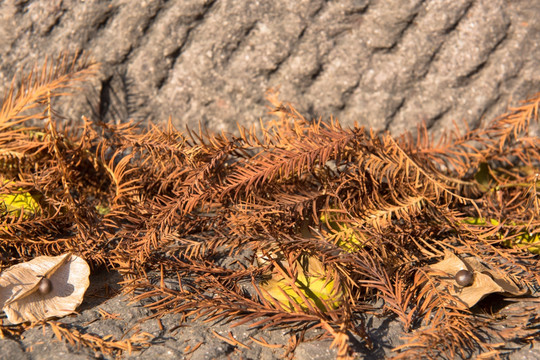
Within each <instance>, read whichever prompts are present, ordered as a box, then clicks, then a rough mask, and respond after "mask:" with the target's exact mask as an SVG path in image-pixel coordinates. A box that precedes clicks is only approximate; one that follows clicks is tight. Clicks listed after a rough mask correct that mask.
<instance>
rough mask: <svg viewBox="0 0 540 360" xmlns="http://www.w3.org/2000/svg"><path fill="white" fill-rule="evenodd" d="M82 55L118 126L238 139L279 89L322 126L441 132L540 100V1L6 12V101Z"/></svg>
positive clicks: (95, 0) (76, 112)
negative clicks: (38, 75)
mask: <svg viewBox="0 0 540 360" xmlns="http://www.w3.org/2000/svg"><path fill="white" fill-rule="evenodd" d="M78 49H83V50H86V51H89V52H90V54H92V55H93V56H94V57H95V58H96V59H97V60H98V61H100V62H102V63H103V67H102V70H101V73H100V75H99V76H98V79H96V80H95V81H93V83H92V86H93V87H92V88H91V89H92V90H89V91H88V92H87V93H86V94H84V95H85V96H87V97H90V98H91V99H92V101H91V103H92V104H93V111H94V115H95V116H97V117H102V118H107V119H109V120H110V119H111V118H114V120H115V121H122V120H125V119H126V118H134V119H136V120H153V121H156V122H163V121H165V120H166V119H167V118H168V117H169V116H172V117H173V119H174V121H175V123H176V124H177V125H184V124H189V125H190V126H197V124H198V122H199V121H200V122H201V123H202V124H203V125H205V126H207V127H209V128H210V129H213V130H216V131H220V130H222V129H227V130H231V131H234V130H235V123H236V122H239V123H241V124H243V125H250V124H252V123H256V122H257V120H258V118H259V117H261V116H262V117H265V116H267V115H266V111H267V110H266V105H267V102H266V100H265V98H264V96H265V92H266V91H267V90H268V89H269V88H279V89H280V91H281V98H282V99H283V100H286V101H290V102H292V103H293V104H296V105H297V107H298V109H299V110H300V111H301V112H302V113H304V114H307V115H308V116H311V117H319V116H322V117H323V118H325V119H327V118H329V117H330V116H331V115H333V116H336V117H338V118H339V119H340V120H341V121H342V122H343V123H344V124H352V123H353V122H354V121H358V122H359V123H361V124H365V125H367V126H371V127H374V128H375V129H378V130H381V129H389V130H391V131H392V132H394V133H400V132H401V131H402V130H404V129H407V128H409V127H411V126H413V125H414V124H416V123H417V122H419V121H426V122H427V124H428V126H430V127H434V128H436V129H438V130H440V129H441V128H443V127H445V126H448V124H449V123H450V122H451V121H452V120H458V121H459V120H462V119H464V120H466V121H467V122H468V123H470V124H477V123H478V121H479V120H480V119H482V118H487V119H490V118H492V117H494V116H496V115H498V114H500V113H501V112H503V111H504V110H505V109H506V107H507V106H508V105H509V104H512V103H513V100H516V99H523V98H525V97H527V96H531V95H532V94H534V93H535V92H538V91H539V90H540V73H539V71H538V69H540V66H539V65H540V1H539V0H512V1H505V0H432V1H421V0H384V1H383V0H379V1H376V0H372V1H369V0H356V1H354V0H336V1H322V0H297V1H289V0H276V1H269V0H266V1H234V0H214V1H207V0H191V1H182V0H169V1H159V0H153V1H143V0H141V1H130V0H112V1H102V0H87V1H79V0H41V1H38V0H28V1H21V0H5V1H2V2H0V53H1V54H2V56H1V58H0V92H4V91H5V89H6V87H7V86H8V84H9V83H10V80H11V78H12V76H13V75H14V73H15V71H16V70H17V69H19V68H20V66H24V67H26V68H29V67H30V66H31V65H32V64H35V63H36V62H38V63H39V62H41V61H42V60H43V58H44V57H45V56H47V55H48V56H51V55H52V56H54V55H56V54H58V53H59V52H61V51H69V52H75V51H76V50H78ZM83 99H84V97H83ZM64 105H65V106H63V107H62V112H63V113H64V114H66V115H67V116H72V117H79V116H80V115H82V114H86V115H89V114H90V113H91V111H90V108H89V105H88V102H87V101H81V99H80V98H75V99H74V100H73V101H69V102H68V104H64Z"/></svg>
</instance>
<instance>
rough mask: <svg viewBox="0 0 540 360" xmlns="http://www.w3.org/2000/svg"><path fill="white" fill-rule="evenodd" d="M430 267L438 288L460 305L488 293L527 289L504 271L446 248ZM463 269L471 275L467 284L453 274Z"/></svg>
mask: <svg viewBox="0 0 540 360" xmlns="http://www.w3.org/2000/svg"><path fill="white" fill-rule="evenodd" d="M430 269H431V270H434V271H433V272H432V276H433V277H436V278H437V279H438V280H439V281H440V286H439V289H447V291H448V292H449V293H450V295H452V296H454V297H456V298H457V299H459V300H460V301H461V305H462V306H463V307H464V308H470V307H473V306H474V305H476V303H478V302H479V301H480V300H482V299H483V298H484V297H486V296H487V295H489V294H492V293H502V294H504V295H507V296H521V295H524V294H526V293H527V291H528V290H527V289H526V287H524V286H520V285H519V284H518V283H517V282H516V281H514V280H513V279H511V278H510V277H509V276H508V275H507V274H504V273H502V272H501V271H496V270H494V269H491V268H488V267H487V266H485V265H483V264H482V263H481V262H480V261H479V260H478V259H477V258H476V257H472V256H471V257H466V258H462V259H461V258H459V257H458V256H456V255H455V254H454V253H452V252H450V251H448V250H447V251H445V256H444V259H443V260H442V261H440V262H438V263H436V264H433V265H431V266H430ZM463 270H465V271H467V272H469V273H470V274H471V275H472V282H471V283H470V285H468V286H463V285H460V281H459V279H457V277H456V274H458V272H460V271H463ZM445 275H446V276H445Z"/></svg>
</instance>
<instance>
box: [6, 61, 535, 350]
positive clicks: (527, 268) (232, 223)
mask: <svg viewBox="0 0 540 360" xmlns="http://www.w3.org/2000/svg"><path fill="white" fill-rule="evenodd" d="M95 70H96V67H95V65H94V64H92V63H91V62H89V61H88V60H87V59H75V58H74V60H73V61H69V60H68V58H67V57H61V58H59V59H58V60H57V61H56V62H54V63H52V64H50V65H47V64H46V65H44V66H43V68H42V70H41V71H39V70H37V69H36V70H34V71H33V72H32V73H31V74H30V75H29V76H28V77H26V78H24V79H23V80H22V81H20V82H19V84H18V85H15V82H14V83H13V84H12V87H11V90H10V91H9V93H8V94H7V95H6V97H5V98H4V102H3V105H2V109H1V111H0V165H1V177H2V178H1V179H0V182H1V183H2V184H3V185H2V186H1V188H0V196H2V194H3V195H4V198H6V196H9V195H13V194H14V193H22V194H36V197H35V198H36V199H39V205H40V209H39V211H33V212H28V211H27V212H25V211H19V212H18V215H14V212H13V211H6V210H4V211H3V213H2V219H1V221H2V223H1V224H0V250H1V251H2V254H3V257H2V259H1V263H0V265H1V267H2V268H5V267H7V266H9V265H12V264H15V263H18V262H21V261H26V260H29V259H31V258H33V257H35V256H38V255H57V254H61V253H65V252H73V253H75V254H77V255H79V256H81V257H83V258H85V259H86V260H87V261H89V262H90V263H91V264H92V265H93V266H94V267H95V266H98V265H105V266H106V267H108V268H110V269H116V270H119V271H121V272H122V274H123V275H124V277H125V282H124V290H125V291H126V292H128V293H129V292H136V294H137V295H136V297H135V299H137V300H145V301H147V304H148V305H147V306H148V307H149V308H151V309H152V310H154V311H155V316H162V315H164V314H166V313H172V312H176V313H183V314H186V315H195V316H202V317H205V318H206V319H207V320H208V321H213V320H216V319H222V318H227V319H231V320H234V321H235V323H236V324H241V323H250V324H252V325H254V326H259V327H262V328H267V327H280V326H281V327H283V326H286V327H292V328H296V329H306V328H309V327H320V328H322V329H324V330H325V331H326V332H327V333H328V334H329V335H330V336H332V337H333V339H334V342H333V346H335V347H336V348H337V349H338V354H339V357H341V358H346V357H348V356H352V354H353V353H352V352H353V349H352V348H351V346H350V341H349V340H350V338H349V336H351V334H356V335H358V336H359V339H360V340H361V341H362V342H363V344H364V345H365V347H366V348H369V347H370V346H372V345H371V341H370V339H369V335H368V334H369V332H370V330H369V329H367V330H366V329H364V328H363V327H364V325H363V324H364V320H365V318H366V316H367V315H366V314H367V311H368V310H369V313H376V314H378V316H379V315H380V316H392V317H395V318H396V319H398V320H399V321H400V322H401V323H402V324H403V328H404V332H405V333H406V334H407V340H406V341H407V342H406V344H405V345H403V346H400V347H399V348H397V349H395V350H396V358H422V357H427V358H435V357H437V356H447V357H449V358H454V357H455V356H462V357H467V356H469V355H470V354H472V353H484V354H489V355H493V354H495V355H496V354H498V353H499V351H502V350H504V349H501V348H500V347H498V346H496V344H497V342H498V341H500V336H499V335H497V332H496V331H494V330H490V324H492V322H496V320H497V319H496V316H495V315H494V316H493V317H492V318H488V319H486V316H485V315H482V316H480V315H479V314H478V313H477V312H476V311H475V309H471V310H463V309H462V308H458V307H456V306H453V305H452V303H453V301H452V300H453V299H452V298H451V295H450V294H448V293H444V292H441V291H439V288H438V287H437V284H436V281H435V280H434V279H433V278H430V277H429V275H427V271H426V266H427V265H429V264H432V263H434V262H437V261H439V260H441V259H442V257H443V255H444V252H445V250H449V251H452V252H453V253H455V254H456V255H458V256H461V255H463V254H467V255H469V256H475V257H477V258H479V259H481V261H482V262H484V263H485V264H486V265H487V266H489V267H491V268H493V269H497V270H498V271H501V272H504V273H505V274H507V275H508V276H513V277H518V278H519V279H520V280H521V281H522V282H525V283H527V284H528V286H529V287H530V289H531V293H532V294H533V296H536V292H535V291H536V289H538V286H539V281H540V277H539V274H540V272H539V270H540V268H539V262H538V255H536V254H534V253H531V252H529V251H527V248H529V250H534V241H536V240H534V241H531V239H538V237H536V235H535V234H538V233H539V232H540V216H539V215H540V205H539V204H540V196H539V191H540V182H539V181H540V179H539V173H540V153H539V144H540V141H539V139H538V138H537V137H536V136H534V135H531V134H529V128H530V125H531V123H536V124H537V123H538V104H539V103H540V94H537V95H536V96H534V97H533V98H531V99H529V100H527V101H526V102H524V103H522V104H521V105H520V106H518V107H516V108H512V109H510V110H509V112H508V113H506V114H504V115H502V116H501V117H500V118H498V119H495V120H494V121H493V122H491V123H489V124H487V126H485V127H481V128H478V129H468V130H467V131H466V132H465V133H461V132H459V131H458V130H456V131H455V132H453V133H451V134H450V135H448V136H446V137H443V138H441V139H439V140H438V141H433V139H431V137H430V135H429V133H428V131H427V130H426V129H425V128H423V127H419V128H418V131H417V133H416V135H415V136H413V135H411V134H405V135H403V136H401V137H399V138H393V137H392V136H390V135H389V134H375V133H373V132H370V131H367V130H365V129H364V128H362V127H359V126H355V127H352V128H342V127H341V126H340V124H339V123H338V122H337V121H336V120H332V121H331V122H329V123H325V122H322V121H309V120H307V119H305V118H304V117H302V116H301V115H300V114H299V113H297V112H296V111H295V110H294V109H293V107H292V106H290V105H287V104H282V103H281V102H279V100H278V99H277V96H276V94H273V93H272V94H270V95H269V100H270V101H271V102H272V105H273V108H272V113H273V114H274V115H276V119H275V120H273V121H271V122H268V123H266V124H261V128H260V130H259V131H256V130H255V129H246V128H240V129H239V135H238V136H234V135H231V134H213V133H210V132H208V131H206V130H199V131H198V132H194V131H191V130H187V131H185V132H181V131H179V130H177V129H175V128H174V126H173V125H172V122H171V121H169V122H168V123H167V125H166V126H165V127H164V128H161V127H158V126H154V125H149V126H148V127H147V128H146V129H142V128H141V127H139V126H137V125H136V124H133V123H131V122H127V123H121V124H120V125H111V124H105V123H101V122H99V121H93V120H92V119H84V121H83V122H82V123H79V122H77V121H71V120H62V119H61V118H60V117H59V116H58V115H56V114H55V113H54V111H53V109H51V98H52V97H54V96H61V95H64V93H63V91H64V90H65V89H67V88H68V87H70V86H72V85H73V84H74V83H75V82H78V81H81V80H84V79H85V78H87V77H88V76H89V75H91V74H92V73H94V72H95ZM456 128H457V127H456ZM37 195H39V196H37ZM471 219H475V221H471ZM485 219H496V222H491V221H486V220H485ZM525 236H528V238H527V239H529V240H527V241H525V240H524V239H525ZM519 242H521V244H518V243H519ZM531 244H533V245H531ZM261 254H262V255H261ZM261 256H265V257H266V258H268V259H271V260H268V261H266V263H264V264H262V265H261V264H257V262H256V261H255V260H256V258H257V259H260V257H261ZM302 256H311V257H315V258H316V259H318V261H321V262H323V263H324V264H325V266H326V272H327V275H326V277H325V278H326V279H331V280H332V281H333V284H335V285H333V286H336V287H337V286H339V287H340V289H342V290H343V294H344V295H343V299H342V300H341V301H340V303H339V306H337V308H335V309H334V308H332V307H331V306H326V305H325V304H324V301H322V304H320V306H319V304H318V305H317V306H311V305H308V304H309V302H308V301H307V300H308V299H307V298H306V297H309V296H311V295H310V294H309V291H307V292H306V290H305V289H304V290H301V289H296V290H294V291H295V292H296V295H297V298H298V297H299V298H302V297H304V300H306V302H305V304H304V305H305V306H294V303H295V301H294V300H293V299H292V298H291V304H292V307H293V311H290V309H289V310H286V309H284V308H282V307H280V306H278V305H277V304H276V302H272V301H268V300H267V297H265V296H263V295H264V294H263V293H262V291H264V290H262V289H261V286H260V284H261V282H264V280H265V279H267V278H268V276H270V275H269V274H274V276H276V275H275V274H276V271H277V270H278V269H281V270H280V271H281V272H282V275H283V271H284V270H283V269H285V271H286V272H287V274H285V275H286V276H290V278H291V279H293V280H294V279H295V277H297V276H298V269H295V266H296V265H295V264H298V261H299V259H300V258H301V257H302ZM285 275H283V276H285ZM165 279H169V280H170V279H176V281H175V285H171V282H166V281H165ZM290 285H291V287H292V288H294V287H295V286H296V285H295V281H291V284H290ZM308 290H309V289H308ZM286 296H289V297H291V296H290V295H286ZM322 300H324V299H322ZM377 300H379V301H377ZM454 303H455V302H454ZM536 304H538V302H536ZM327 305H328V304H327ZM325 306H326V311H324V310H325ZM528 311H530V309H528ZM535 311H536V312H538V307H536V310H535ZM523 315H524V314H515V316H516V317H519V316H523ZM529 320H530V321H529V322H528V323H527V324H525V325H523V326H522V327H521V328H519V329H517V330H516V331H515V333H512V334H513V335H512V336H513V337H511V340H512V341H515V342H519V341H524V340H528V339H531V338H532V337H533V336H536V335H537V334H538V326H539V319H538V317H536V318H531V319H529ZM51 326H52V327H53V329H54V330H55V333H56V334H57V336H58V337H62V338H67V339H68V340H69V339H75V340H74V341H80V342H82V343H83V344H86V345H88V346H91V347H94V348H95V347H98V348H105V347H108V348H111V347H112V348H117V349H123V346H124V345H120V344H119V343H114V344H112V343H111V344H109V343H103V342H100V341H99V340H96V339H94V338H90V337H88V336H89V335H88V336H86V337H85V336H84V335H81V334H80V333H72V334H71V335H69V334H68V333H69V330H68V329H67V328H64V327H63V326H60V325H59V324H53V323H52V324H51ZM0 331H1V332H4V330H1V329H0ZM293 343H294V344H296V340H295V341H293ZM294 344H293V345H294ZM293 345H291V346H292V348H291V349H289V350H290V351H292V350H293V349H294V346H295V345H294V346H293ZM125 346H130V345H129V344H128V345H125Z"/></svg>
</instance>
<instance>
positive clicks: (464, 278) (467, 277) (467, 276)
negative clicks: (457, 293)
mask: <svg viewBox="0 0 540 360" xmlns="http://www.w3.org/2000/svg"><path fill="white" fill-rule="evenodd" d="M454 280H456V282H457V283H458V285H460V286H469V285H471V284H472V283H473V273H472V272H470V271H469V270H459V271H458V272H457V273H456V275H455V276H454Z"/></svg>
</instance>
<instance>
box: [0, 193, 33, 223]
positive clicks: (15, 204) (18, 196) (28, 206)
mask: <svg viewBox="0 0 540 360" xmlns="http://www.w3.org/2000/svg"><path fill="white" fill-rule="evenodd" d="M18 190H19V191H22V189H20V188H19V189H18ZM0 206H1V207H2V210H3V211H4V213H5V214H7V215H10V216H16V217H19V216H21V211H22V213H23V218H28V217H30V216H32V215H36V214H38V213H39V211H40V209H41V208H40V206H39V195H32V194H30V193H29V192H20V193H12V194H0Z"/></svg>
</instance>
